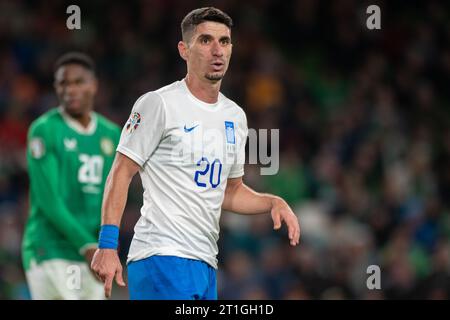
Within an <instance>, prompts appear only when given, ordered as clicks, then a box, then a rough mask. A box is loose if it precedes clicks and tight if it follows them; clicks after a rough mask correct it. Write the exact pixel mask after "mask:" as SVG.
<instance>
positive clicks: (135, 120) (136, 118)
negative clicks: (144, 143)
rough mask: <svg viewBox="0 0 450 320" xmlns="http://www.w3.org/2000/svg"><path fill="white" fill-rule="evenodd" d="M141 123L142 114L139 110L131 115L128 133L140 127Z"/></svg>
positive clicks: (127, 128) (128, 122)
mask: <svg viewBox="0 0 450 320" xmlns="http://www.w3.org/2000/svg"><path fill="white" fill-rule="evenodd" d="M140 123H141V115H140V114H139V112H133V113H132V114H131V116H130V118H129V119H128V121H127V124H126V127H125V129H126V130H127V132H128V133H132V132H133V131H134V130H136V129H137V127H139V124H140Z"/></svg>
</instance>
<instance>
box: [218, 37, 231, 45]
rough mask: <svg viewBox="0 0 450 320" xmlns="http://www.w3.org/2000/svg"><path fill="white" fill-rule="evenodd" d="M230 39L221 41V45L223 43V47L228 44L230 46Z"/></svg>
mask: <svg viewBox="0 0 450 320" xmlns="http://www.w3.org/2000/svg"><path fill="white" fill-rule="evenodd" d="M230 42H231V41H230V39H228V38H225V39H222V40H220V43H222V45H227V44H230Z"/></svg>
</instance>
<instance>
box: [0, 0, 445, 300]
mask: <svg viewBox="0 0 450 320" xmlns="http://www.w3.org/2000/svg"><path fill="white" fill-rule="evenodd" d="M74 3H76V2H75V1H73V2H64V1H39V2H38V1H31V0H30V1H25V0H14V1H3V0H1V1H0V70H1V72H0V298H1V299H28V298H29V293H28V289H27V286H26V283H25V278H24V274H23V269H22V264H21V258H20V245H21V238H22V232H23V226H24V223H25V220H26V216H27V208H28V194H27V192H28V190H27V188H28V177H27V171H26V163H25V156H24V155H25V147H26V141H25V140H26V133H27V128H28V126H29V124H30V122H31V121H32V120H34V119H35V118H36V117H38V116H39V115H40V114H42V113H43V112H45V111H46V110H48V109H49V108H51V107H54V106H56V104H57V101H56V97H55V94H54V92H53V88H52V77H53V74H52V65H53V63H54V61H55V59H56V58H57V57H58V56H59V55H60V54H61V53H63V52H65V51H66V50H69V49H78V50H83V51H85V52H87V53H89V54H91V55H92V56H93V57H94V58H95V60H96V63H97V65H98V70H99V79H100V92H99V94H98V97H97V100H96V101H97V103H96V110H97V111H98V112H100V113H102V114H104V115H106V116H107V117H109V118H111V119H112V120H114V121H115V122H116V123H118V124H119V125H123V123H124V122H125V121H126V119H127V117H128V115H129V111H130V108H131V106H132V104H133V102H134V101H135V100H136V98H137V97H138V96H140V95H141V94H143V93H144V92H146V91H149V90H154V89H156V88H159V87H161V86H163V85H165V84H168V83H170V82H172V81H175V80H177V79H181V78H182V77H183V76H184V74H185V64H184V62H183V61H182V60H181V58H179V56H178V53H177V50H176V43H177V41H178V39H179V38H180V27H179V25H180V21H181V19H182V18H183V16H184V15H185V14H186V13H187V12H189V11H190V10H192V9H193V8H196V7H200V6H205V5H214V6H217V7H218V8H221V9H222V10H224V11H225V12H227V13H229V14H230V16H231V17H232V18H233V19H234V22H235V27H234V28H233V30H232V38H233V43H234V47H233V56H232V60H231V66H230V69H229V71H228V74H227V76H226V78H225V80H224V82H223V90H222V91H223V92H224V93H225V94H226V95H227V96H229V97H230V98H231V99H233V100H235V101H236V102H237V103H239V104H240V105H241V106H243V108H244V109H245V110H246V112H247V115H248V119H249V127H250V128H256V129H259V128H265V129H270V128H280V142H281V146H280V158H281V165H280V171H279V173H278V175H276V176H261V175H260V174H259V167H258V166H257V165H252V166H247V167H246V176H245V181H246V182H247V183H248V184H249V185H251V186H253V187H254V188H255V189H256V190H259V191H268V192H273V193H275V194H278V195H280V196H282V197H284V198H285V199H286V200H287V201H288V202H289V203H290V205H291V206H292V207H293V208H294V209H295V211H296V212H297V214H298V215H299V217H300V219H301V220H300V221H301V226H302V238H301V245H300V246H299V247H297V248H295V249H292V248H290V247H289V245H288V241H287V239H286V234H285V231H283V232H281V233H277V232H274V231H272V223H271V220H270V218H269V217H268V216H258V217H243V216H238V215H232V214H223V219H222V233H221V238H220V269H219V274H218V277H219V297H220V298H223V299H257V298H262V299H265V298H267V299H396V298H423V299H439V298H444V299H448V298H449V294H450V242H449V241H450V212H449V209H450V165H449V163H450V126H449V91H450V90H448V83H449V75H450V46H449V44H450V20H449V13H450V10H449V7H448V5H447V4H445V3H444V1H442V2H437V1H423V2H418V1H408V2H406V1H404V2H403V3H401V2H400V1H396V2H394V1H389V2H388V1H369V2H367V1H356V0H345V1H314V0H302V1H295V2H294V1H281V2H278V1H271V0H262V1H261V0H252V1H237V0H226V1H225V0H224V1H210V2H205V1H192V0H189V1H177V2H175V1H165V0H164V1H163V0H159V1H131V0H130V1H126V2H113V1H90V2H84V3H80V4H79V5H80V7H81V19H82V29H81V30H79V31H69V30H68V29H67V28H66V19H67V17H68V15H67V14H66V8H67V6H68V5H70V4H74ZM370 4H377V5H379V6H380V7H381V10H382V30H378V31H370V30H368V29H367V28H366V26H365V20H366V18H367V15H366V13H365V9H366V8H367V6H368V5H370ZM141 201H142V199H141V187H140V181H139V179H138V178H136V179H135V180H134V182H133V185H132V192H130V198H129V202H128V205H127V208H126V212H125V215H124V219H123V224H122V233H121V243H122V247H121V251H120V253H121V257H122V259H124V258H125V255H126V252H127V250H128V247H127V245H128V244H129V242H130V240H131V237H132V234H133V229H132V228H133V225H134V222H135V221H136V219H137V218H138V212H139V207H140V205H141ZM372 264H376V265H379V266H380V268H381V276H382V277H381V286H382V289H381V290H372V291H371V290H368V289H367V288H366V279H367V276H368V275H367V274H366V268H367V266H369V265H372ZM127 297H128V295H127V292H126V291H125V290H119V289H118V288H117V287H115V289H114V292H113V298H115V299H125V298H127Z"/></svg>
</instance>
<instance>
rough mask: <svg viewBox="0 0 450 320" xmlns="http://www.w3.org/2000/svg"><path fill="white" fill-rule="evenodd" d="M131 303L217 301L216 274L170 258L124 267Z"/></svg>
mask: <svg viewBox="0 0 450 320" xmlns="http://www.w3.org/2000/svg"><path fill="white" fill-rule="evenodd" d="M128 290H129V293H130V299H131V300H217V281H216V270H215V269H214V268H213V267H211V266H210V265H209V264H207V263H206V262H203V261H199V260H192V259H186V258H180V257H174V256H151V257H148V258H146V259H142V260H138V261H132V262H130V263H129V264H128Z"/></svg>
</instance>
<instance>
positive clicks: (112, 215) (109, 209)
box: [102, 153, 138, 226]
mask: <svg viewBox="0 0 450 320" xmlns="http://www.w3.org/2000/svg"><path fill="white" fill-rule="evenodd" d="M129 161H131V160H129V159H128V158H126V157H125V156H123V155H121V154H119V153H118V155H117V157H116V159H115V160H114V163H113V165H112V168H111V171H110V173H109V175H108V178H107V180H106V184H105V191H104V196H103V204H102V225H105V224H112V225H116V226H120V221H121V219H122V215H123V211H124V209H125V205H126V202H127V197H128V188H129V187H130V183H131V180H132V179H133V176H134V175H135V174H136V172H137V170H138V166H137V165H135V164H132V163H129Z"/></svg>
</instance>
